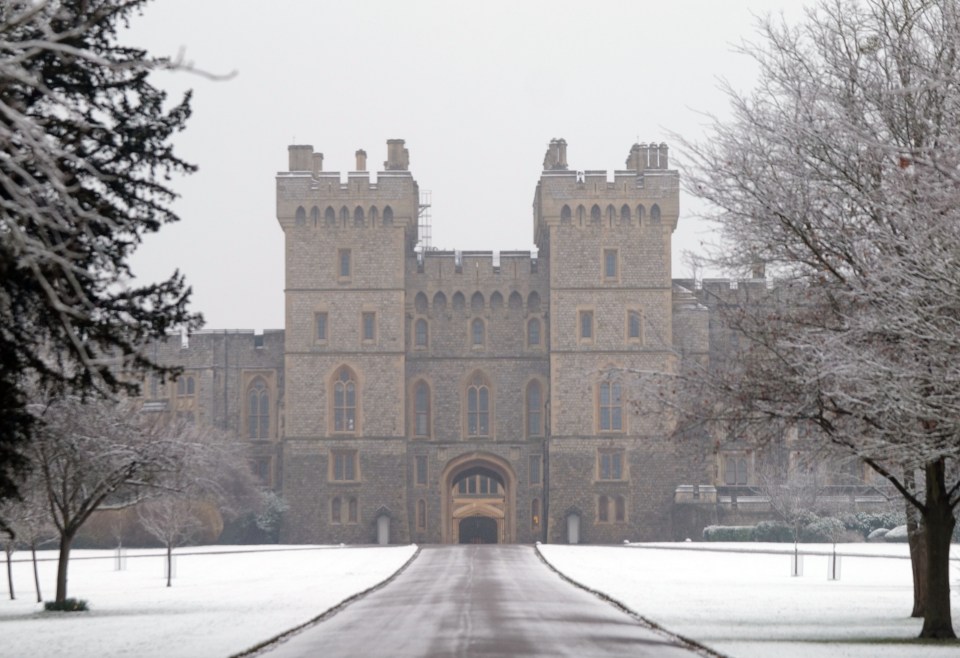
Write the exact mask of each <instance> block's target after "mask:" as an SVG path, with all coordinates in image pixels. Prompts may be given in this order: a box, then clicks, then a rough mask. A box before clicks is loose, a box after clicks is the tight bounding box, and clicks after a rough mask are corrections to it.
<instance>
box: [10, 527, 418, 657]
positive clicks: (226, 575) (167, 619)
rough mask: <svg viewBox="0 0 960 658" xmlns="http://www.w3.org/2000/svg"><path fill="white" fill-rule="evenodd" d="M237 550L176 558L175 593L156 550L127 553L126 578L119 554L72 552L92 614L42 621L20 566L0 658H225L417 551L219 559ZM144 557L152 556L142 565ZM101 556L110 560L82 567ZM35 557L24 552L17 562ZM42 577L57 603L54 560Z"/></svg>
mask: <svg viewBox="0 0 960 658" xmlns="http://www.w3.org/2000/svg"><path fill="white" fill-rule="evenodd" d="M230 548H231V547H223V546H217V547H208V548H203V549H183V550H182V552H187V551H189V552H191V553H194V552H204V553H205V554H201V555H184V556H181V557H179V558H177V559H176V563H175V567H174V574H175V578H174V580H173V587H171V588H169V589H168V588H167V587H165V585H166V580H165V579H164V560H163V559H162V558H161V557H160V556H159V555H158V553H157V551H129V552H128V555H129V557H128V558H127V562H126V569H125V570H123V571H116V570H115V569H114V567H115V561H114V560H113V559H112V556H113V553H112V552H111V551H81V550H77V551H73V556H74V558H75V559H72V560H71V562H70V571H69V587H68V595H69V596H72V597H77V598H83V599H87V600H88V601H89V603H90V608H91V610H90V612H88V613H54V614H51V613H48V612H42V605H40V604H37V603H35V601H36V597H35V595H34V589H33V573H32V569H31V567H30V565H29V563H28V562H24V563H16V562H15V563H14V592H15V593H16V595H17V600H15V601H10V600H9V598H10V597H9V593H8V589H7V580H6V573H5V567H6V565H4V572H3V573H2V582H3V586H2V588H0V591H2V596H3V598H4V600H0V656H2V657H3V658H46V657H48V656H49V657H53V656H58V657H59V656H70V658H113V657H115V656H116V657H119V656H124V657H127V656H137V658H152V657H156V658H199V657H201V656H203V657H208V656H209V657H210V658H226V656H230V655H233V654H235V653H238V652H240V651H243V650H245V649H248V648H250V647H252V646H254V645H256V644H258V643H260V642H262V641H264V640H266V639H268V638H271V637H273V636H275V635H278V634H280V633H283V632H284V631H286V630H288V629H291V628H293V627H295V626H298V625H300V624H302V623H304V622H306V621H308V620H310V619H312V618H314V617H316V616H317V615H319V614H320V613H322V612H324V611H325V610H327V609H329V608H332V607H334V606H336V605H337V604H338V603H340V602H342V601H343V600H345V599H347V598H350V597H351V596H353V595H354V594H356V593H358V592H361V591H363V590H366V589H368V588H370V587H373V586H375V585H377V584H378V583H380V582H382V581H383V580H385V579H386V578H389V577H390V576H391V575H392V574H394V573H395V572H396V571H397V570H398V569H399V568H400V567H401V566H403V564H404V563H406V562H407V560H408V559H409V558H410V557H411V556H412V555H413V553H414V551H415V550H416V547H415V546H398V547H356V548H353V547H350V548H341V547H317V548H312V549H306V550H304V547H302V546H297V547H290V548H295V549H296V550H286V551H282V552H281V551H270V552H247V553H231V554H218V553H216V551H223V550H225V549H226V550H229V549H230ZM238 548H239V547H238ZM245 548H267V547H245ZM269 548H271V549H275V548H282V547H269ZM143 554H152V555H153V556H152V557H135V556H136V555H143ZM52 556H54V553H53V552H52V551H44V557H52ZM97 556H100V557H101V558H104V559H76V558H88V557H97ZM28 557H29V554H28V553H18V554H15V555H14V560H16V559H18V558H19V559H26V558H28ZM40 578H41V592H42V593H43V594H44V595H45V596H46V597H48V598H53V593H54V583H55V582H56V562H55V561H53V560H51V561H49V562H42V563H41V570H40Z"/></svg>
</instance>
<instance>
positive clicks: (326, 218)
mask: <svg viewBox="0 0 960 658" xmlns="http://www.w3.org/2000/svg"><path fill="white" fill-rule="evenodd" d="M323 223H324V224H326V225H327V226H336V225H337V211H336V210H334V209H333V208H331V207H330V206H327V209H326V210H325V211H324V213H323Z"/></svg>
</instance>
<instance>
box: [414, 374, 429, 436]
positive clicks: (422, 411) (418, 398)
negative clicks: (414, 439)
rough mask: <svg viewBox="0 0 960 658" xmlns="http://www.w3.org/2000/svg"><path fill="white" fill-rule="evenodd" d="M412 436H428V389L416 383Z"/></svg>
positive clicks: (425, 384) (422, 384) (424, 384)
mask: <svg viewBox="0 0 960 658" xmlns="http://www.w3.org/2000/svg"><path fill="white" fill-rule="evenodd" d="M413 434H414V436H430V387H429V386H427V383H426V382H417V385H416V387H415V388H414V392H413Z"/></svg>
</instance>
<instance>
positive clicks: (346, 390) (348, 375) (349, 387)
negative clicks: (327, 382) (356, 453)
mask: <svg viewBox="0 0 960 658" xmlns="http://www.w3.org/2000/svg"><path fill="white" fill-rule="evenodd" d="M356 428H357V381H356V377H354V375H353V372H352V371H351V370H350V368H347V367H346V366H344V367H342V368H340V370H339V371H337V374H336V376H335V377H334V378H333V431H334V432H355V431H356Z"/></svg>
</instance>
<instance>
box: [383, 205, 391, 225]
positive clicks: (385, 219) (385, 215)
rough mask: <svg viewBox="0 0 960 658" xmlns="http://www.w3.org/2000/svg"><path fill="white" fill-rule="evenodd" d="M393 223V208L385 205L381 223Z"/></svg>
mask: <svg viewBox="0 0 960 658" xmlns="http://www.w3.org/2000/svg"><path fill="white" fill-rule="evenodd" d="M390 224H393V208H391V207H390V206H387V207H386V208H384V209H383V225H384V226H388V225H390Z"/></svg>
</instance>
